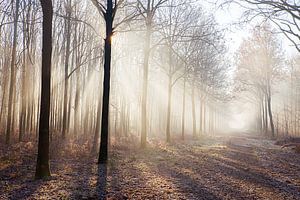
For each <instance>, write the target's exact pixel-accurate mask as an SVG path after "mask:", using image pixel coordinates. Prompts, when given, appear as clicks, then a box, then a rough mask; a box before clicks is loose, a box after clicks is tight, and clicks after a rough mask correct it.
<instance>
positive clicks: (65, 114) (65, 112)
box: [62, 1, 72, 139]
mask: <svg viewBox="0 0 300 200" xmlns="http://www.w3.org/2000/svg"><path fill="white" fill-rule="evenodd" d="M68 4H69V5H68V6H69V7H68V9H67V10H66V11H67V19H66V20H67V25H66V31H67V33H66V40H67V41H66V42H67V44H66V54H65V55H66V57H65V88H64V107H63V108H64V110H63V130H62V138H63V139H66V136H67V130H68V115H69V113H68V88H69V80H68V68H69V59H70V45H71V14H72V13H71V10H70V9H71V1H69V2H68Z"/></svg>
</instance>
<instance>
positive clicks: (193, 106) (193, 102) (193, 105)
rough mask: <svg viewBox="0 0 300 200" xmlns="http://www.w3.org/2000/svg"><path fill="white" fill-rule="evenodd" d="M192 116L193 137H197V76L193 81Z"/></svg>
mask: <svg viewBox="0 0 300 200" xmlns="http://www.w3.org/2000/svg"><path fill="white" fill-rule="evenodd" d="M191 97H192V117H193V138H196V137H197V130H196V106H195V78H194V80H193V83H192V95H191Z"/></svg>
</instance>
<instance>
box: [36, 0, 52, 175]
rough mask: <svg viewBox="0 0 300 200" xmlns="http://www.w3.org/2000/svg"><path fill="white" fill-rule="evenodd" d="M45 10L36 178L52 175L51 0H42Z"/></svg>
mask: <svg viewBox="0 0 300 200" xmlns="http://www.w3.org/2000/svg"><path fill="white" fill-rule="evenodd" d="M41 5H42V10H43V42H42V48H43V50H42V87H41V103H40V123H39V140H38V156H37V164H36V172H35V178H36V179H42V178H46V177H49V176H50V167H49V114H50V91H51V54H52V17H53V8H52V1H51V0H41Z"/></svg>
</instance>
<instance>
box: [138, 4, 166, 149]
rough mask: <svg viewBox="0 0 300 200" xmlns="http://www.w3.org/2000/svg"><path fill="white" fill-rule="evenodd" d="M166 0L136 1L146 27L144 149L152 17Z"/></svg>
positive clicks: (142, 116)
mask: <svg viewBox="0 0 300 200" xmlns="http://www.w3.org/2000/svg"><path fill="white" fill-rule="evenodd" d="M166 1H167V0H157V1H156V0H146V1H143V0H138V8H139V12H140V15H141V16H142V17H143V19H144V21H145V26H146V33H145V47H144V63H143V65H144V69H143V90H142V92H143V94H142V109H141V110H142V112H141V125H142V129H141V146H142V147H143V148H144V147H146V144H147V98H148V97H147V96H148V74H149V58H150V53H151V35H152V32H153V30H152V29H153V23H154V17H155V14H156V12H157V9H159V7H161V6H162V5H163V4H164V3H165V2H166Z"/></svg>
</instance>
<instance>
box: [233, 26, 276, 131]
mask: <svg viewBox="0 0 300 200" xmlns="http://www.w3.org/2000/svg"><path fill="white" fill-rule="evenodd" d="M276 41H277V40H276V38H275V36H274V35H273V34H272V33H271V30H270V26H268V25H264V26H262V27H256V28H255V29H254V30H253V32H252V36H251V37H250V38H249V39H248V40H245V41H244V42H243V43H242V44H241V47H240V50H239V55H238V71H237V72H238V73H237V80H238V81H239V83H241V84H242V86H243V87H244V88H245V90H248V91H250V92H253V93H254V94H255V95H257V97H258V98H259V99H261V101H262V102H263V103H262V104H258V105H262V106H263V108H262V109H261V110H262V112H263V116H264V120H263V121H264V126H265V129H266V131H267V125H268V121H267V120H268V118H269V123H270V128H271V133H272V136H274V134H275V127H274V120H273V113H272V95H273V93H274V88H273V87H274V86H273V85H274V83H275V81H276V80H277V79H278V75H279V73H280V64H281V60H282V57H281V49H280V45H279V44H278V43H277V42H276Z"/></svg>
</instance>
